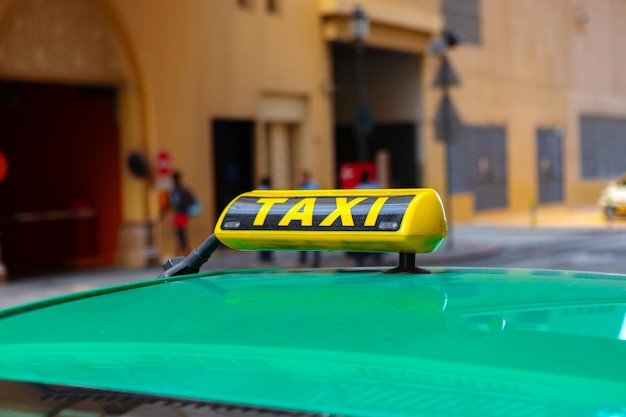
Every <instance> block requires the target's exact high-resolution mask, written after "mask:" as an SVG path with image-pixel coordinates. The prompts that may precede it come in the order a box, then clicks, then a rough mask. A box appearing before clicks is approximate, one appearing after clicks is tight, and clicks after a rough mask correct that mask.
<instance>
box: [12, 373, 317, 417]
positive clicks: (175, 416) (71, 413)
mask: <svg viewBox="0 0 626 417" xmlns="http://www.w3.org/2000/svg"><path fill="white" fill-rule="evenodd" d="M314 415H317V414H310V413H303V412H295V411H286V410H276V409H268V408H257V407H250V406H241V405H235V404H225V403H220V402H207V401H195V400H183V399H176V398H166V397H158V396H153V395H143V394H138V393H123V392H116V391H104V390H95V389H87V388H78V387H70V386H60V385H49V384H40V383H30V382H19V381H8V380H0V416H11V417H38V416H46V417H170V416H172V417H216V416H224V417H234V416H237V417H238V416H247V417H255V416H267V417H272V416H284V417H291V416H314Z"/></svg>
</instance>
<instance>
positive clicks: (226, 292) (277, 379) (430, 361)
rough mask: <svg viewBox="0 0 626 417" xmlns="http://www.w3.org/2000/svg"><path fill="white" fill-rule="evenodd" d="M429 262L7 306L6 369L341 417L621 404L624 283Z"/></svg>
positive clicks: (231, 275)
mask: <svg viewBox="0 0 626 417" xmlns="http://www.w3.org/2000/svg"><path fill="white" fill-rule="evenodd" d="M431 272H432V273H431V274H401V273H399V274H394V273H389V270H388V269H368V268H365V269H363V268H361V269H350V268H348V269H321V270H299V271H296V270H288V269H287V270H283V269H278V270H239V271H227V272H220V273H206V274H197V275H192V276H185V277H169V278H161V279H155V280H152V281H147V282H143V283H135V284H128V285H122V286H117V287H110V288H105V289H100V290H95V291H91V292H87V293H82V294H78V295H76V294H74V295H70V296H65V297H61V298H57V299H54V300H48V301H45V302H41V303H35V304H31V305H27V306H22V307H18V308H13V309H9V310H5V311H4V312H2V314H1V315H0V317H1V318H0V379H2V378H4V379H13V380H21V381H37V382H42V383H49V384H63V385H72V386H85V387H92V388H99V389H108V390H118V391H128V392H143V393H146V394H152V395H164V396H171V397H178V398H193V399H202V400H211V401H223V402H230V403H236V404H247V405H253V406H269V407H277V408H281V409H292V410H304V411H319V409H318V407H319V404H320V403H323V404H324V407H325V411H326V412H329V413H331V414H347V415H376V413H377V412H378V413H382V414H381V415H383V414H384V413H389V412H390V411H393V413H399V414H401V415H415V413H417V412H418V411H419V410H423V409H424V407H425V404H426V403H425V401H427V400H428V399H430V400H428V401H431V402H433V406H434V407H435V408H437V407H444V408H442V410H444V412H445V410H446V409H445V404H446V401H448V402H450V401H452V402H455V403H458V401H462V400H463V398H465V399H466V400H467V401H470V399H472V398H473V399H472V401H473V402H474V403H475V409H474V411H476V413H472V414H470V415H487V414H486V412H487V411H489V409H492V408H493V407H496V406H497V404H498V402H497V401H502V399H503V398H506V399H507V404H509V405H517V406H519V407H522V408H520V410H522V409H524V410H526V411H529V410H534V411H537V410H540V409H541V410H544V408H542V407H547V406H548V405H549V404H552V405H554V404H560V402H563V403H567V404H571V401H574V402H575V403H576V404H578V405H579V406H581V407H583V408H584V407H594V406H597V404H608V405H611V404H622V405H624V404H623V403H624V394H623V393H624V392H626V381H625V378H624V375H626V361H624V360H623V359H624V357H625V356H626V348H625V347H624V343H623V341H622V340H621V338H624V337H626V335H625V334H624V333H625V331H624V329H623V326H624V324H623V322H624V317H625V314H626V280H625V279H624V277H622V276H620V275H607V274H591V273H574V272H557V271H532V270H504V269H466V268H458V269H457V268H446V269H443V268H435V269H432V270H431ZM339 394H340V395H339ZM453 394H454V395H453ZM453 398H454V399H453ZM479 398H480V399H482V400H481V401H482V402H481V403H480V404H478V403H477V401H478V399H479ZM494 401H496V402H494ZM620 401H621V403H620ZM435 403H436V404H438V405H437V406H435V405H434V404H435ZM451 404H452V403H450V404H449V406H452V405H451ZM547 404H548V405H547ZM529 407H530V408H529ZM376 410H378V411H376ZM385 410H386V411H385ZM394 410H395V411H394ZM366 411H367V412H366ZM448 411H449V410H448ZM372 413H373V414H372ZM510 415H518V414H515V413H512V414H510ZM519 415H527V414H519Z"/></svg>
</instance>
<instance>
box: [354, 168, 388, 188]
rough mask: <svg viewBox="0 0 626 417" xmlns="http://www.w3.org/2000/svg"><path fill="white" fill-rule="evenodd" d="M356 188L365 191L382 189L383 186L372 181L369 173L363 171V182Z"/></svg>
mask: <svg viewBox="0 0 626 417" xmlns="http://www.w3.org/2000/svg"><path fill="white" fill-rule="evenodd" d="M355 188H359V189H363V190H365V189H375V188H382V186H381V185H380V183H379V182H378V181H376V180H372V179H370V173H369V172H367V171H363V173H362V174H361V182H359V183H358V184H357V185H356V187H355Z"/></svg>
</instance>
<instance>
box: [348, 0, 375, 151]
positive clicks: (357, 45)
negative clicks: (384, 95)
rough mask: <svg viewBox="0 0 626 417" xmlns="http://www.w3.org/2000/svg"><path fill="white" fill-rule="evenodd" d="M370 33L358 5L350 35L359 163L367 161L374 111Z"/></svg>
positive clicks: (361, 8)
mask: <svg viewBox="0 0 626 417" xmlns="http://www.w3.org/2000/svg"><path fill="white" fill-rule="evenodd" d="M369 32H370V21H369V18H368V16H367V14H366V13H365V9H363V7H361V6H360V5H356V6H355V7H354V9H353V10H352V13H351V14H350V35H351V37H352V43H353V44H354V51H355V58H356V59H355V63H356V82H357V84H356V91H357V105H356V108H355V115H354V118H355V130H356V137H357V148H358V158H359V162H365V161H367V159H368V157H367V136H368V135H369V134H370V132H371V130H372V124H373V116H372V109H371V107H370V106H369V105H368V104H367V91H366V76H365V40H366V39H367V37H368V35H369Z"/></svg>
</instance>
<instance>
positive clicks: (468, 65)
mask: <svg viewBox="0 0 626 417" xmlns="http://www.w3.org/2000/svg"><path fill="white" fill-rule="evenodd" d="M480 5H481V7H480V19H481V43H480V45H471V44H464V45H461V46H458V47H457V48H455V49H453V50H451V51H449V57H450V59H451V63H452V65H453V66H454V68H455V69H456V71H457V73H458V75H459V77H460V78H461V86H460V87H453V88H452V91H451V93H452V98H453V100H454V101H455V104H456V105H457V109H458V111H459V113H460V114H461V117H462V119H463V121H464V123H466V124H470V125H497V126H503V127H504V128H505V129H506V144H507V163H508V173H507V174H508V184H507V185H508V207H507V208H506V209H505V210H511V211H526V210H529V209H530V205H531V202H532V201H533V200H534V199H536V197H537V195H538V189H537V180H538V179H537V161H536V152H537V149H536V131H537V129H539V128H555V129H562V132H563V135H564V136H563V151H564V201H563V204H566V205H581V204H582V205H589V204H595V201H596V199H597V197H598V195H599V192H600V190H601V188H602V187H604V186H605V185H606V182H607V181H606V180H604V179H601V180H584V179H583V178H582V175H581V170H580V169H581V167H580V160H581V155H580V137H579V129H580V122H579V117H580V115H581V114H589V115H595V116H606V117H617V118H622V119H625V118H626V107H625V101H624V100H625V99H626V91H625V87H624V84H625V83H626V74H625V73H624V72H623V71H621V68H623V66H624V64H626V49H624V48H621V47H620V46H621V40H623V39H626V29H624V26H623V25H622V24H621V23H620V22H623V21H625V20H624V19H626V4H625V3H624V2H622V1H613V0H600V1H573V0H557V1H550V2H545V1H541V0H531V1H523V2H520V1H515V0H508V1H503V0H482V1H481V2H480ZM437 68H438V58H436V57H433V56H428V57H427V60H426V62H425V71H424V72H425V79H424V83H425V87H424V92H425V97H424V100H425V119H426V120H432V118H433V117H434V114H435V111H436V106H437V105H438V103H439V97H440V96H439V93H438V92H436V91H433V89H432V88H428V86H429V85H430V84H429V83H431V82H432V79H433V78H434V74H435V71H436V70H437ZM424 134H425V137H429V138H430V140H427V141H426V146H427V148H428V149H427V151H426V153H427V154H428V155H429V158H435V159H438V160H443V159H444V153H443V152H444V149H443V145H441V144H440V143H438V142H436V141H434V140H433V135H434V132H433V130H432V128H431V124H430V123H428V122H427V123H425V124H424ZM425 175H426V178H427V182H428V183H429V184H433V186H434V187H435V188H437V189H439V190H444V189H445V171H444V167H443V166H435V165H427V167H426V173H425ZM454 200H455V207H456V208H458V210H460V211H461V212H459V213H457V214H456V215H453V218H457V219H471V218H472V217H474V216H475V215H483V214H486V215H489V214H490V213H491V212H493V211H486V212H485V213H473V214H472V215H469V216H468V212H469V211H472V201H471V200H472V199H471V196H469V198H468V196H467V195H458V196H455V198H454Z"/></svg>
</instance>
